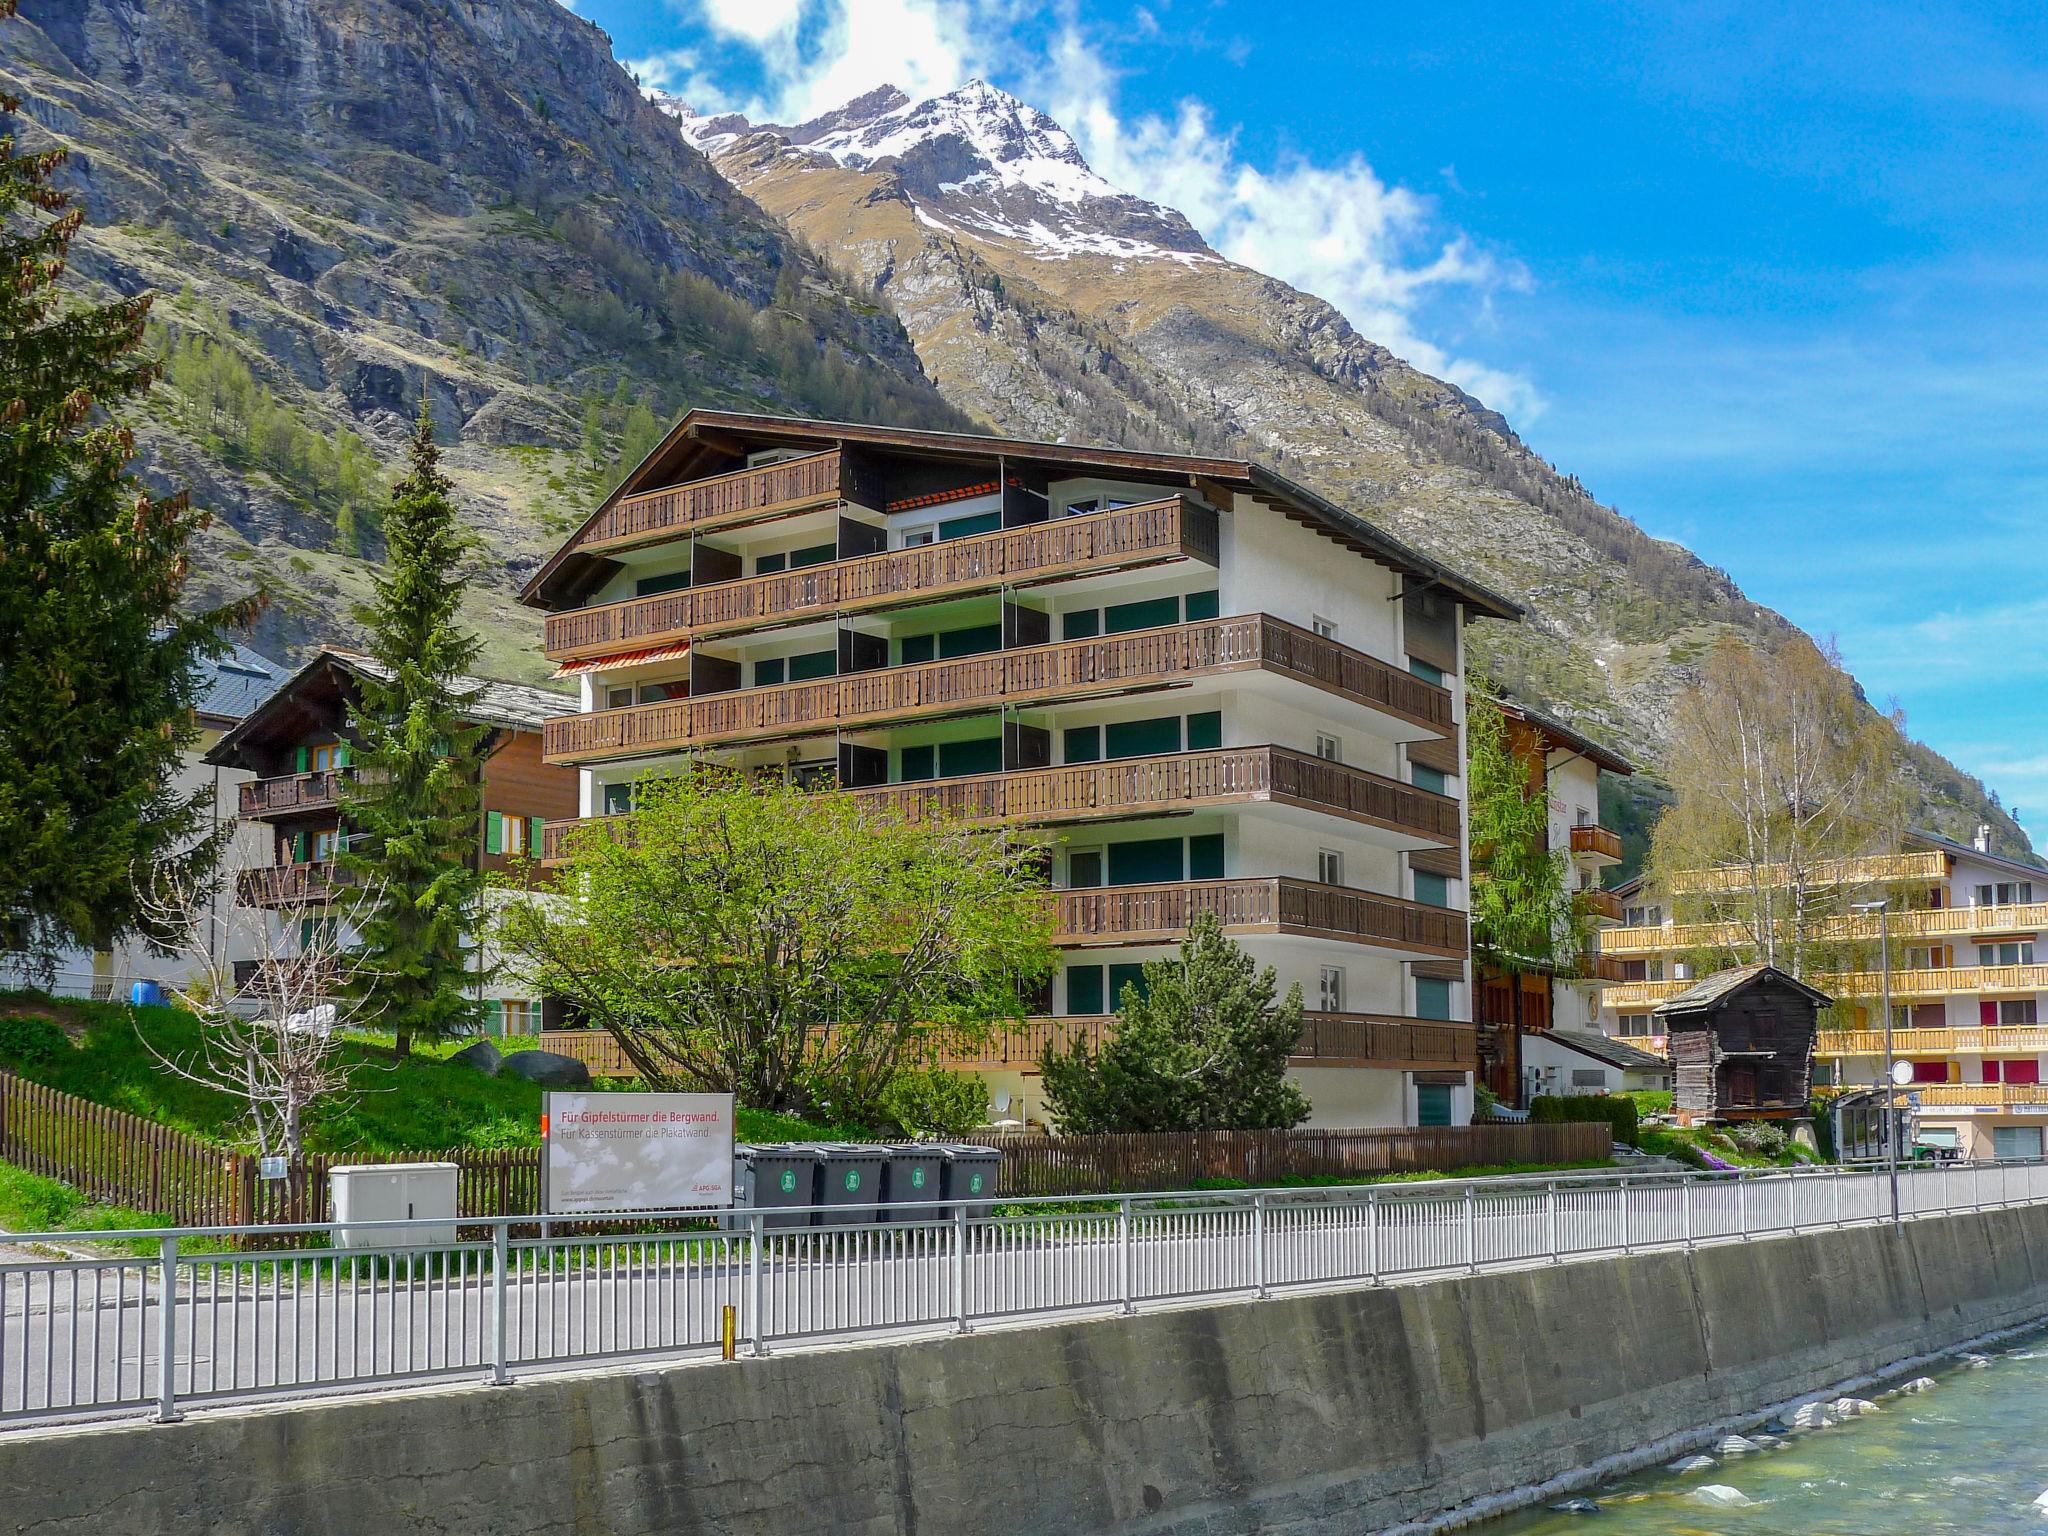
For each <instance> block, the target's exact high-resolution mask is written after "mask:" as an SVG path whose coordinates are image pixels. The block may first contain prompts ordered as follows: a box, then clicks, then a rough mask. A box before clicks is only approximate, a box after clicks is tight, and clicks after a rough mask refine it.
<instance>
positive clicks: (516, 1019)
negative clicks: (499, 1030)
mask: <svg viewBox="0 0 2048 1536" xmlns="http://www.w3.org/2000/svg"><path fill="white" fill-rule="evenodd" d="M502 1006H503V1008H504V1013H505V1033H506V1034H508V1035H530V1034H532V1033H533V1004H532V1003H530V1002H528V1001H527V1000H526V999H525V998H523V997H508V998H506V999H505V1001H504V1003H503V1005H502Z"/></svg>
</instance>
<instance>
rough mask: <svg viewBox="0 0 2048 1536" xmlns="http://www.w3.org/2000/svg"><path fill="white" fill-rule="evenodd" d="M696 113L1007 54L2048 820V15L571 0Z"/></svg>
mask: <svg viewBox="0 0 2048 1536" xmlns="http://www.w3.org/2000/svg"><path fill="white" fill-rule="evenodd" d="M575 8H576V9H577V10H578V11H580V12H581V13H582V14H584V15H587V16H589V17H591V18H592V19H593V20H595V21H597V22H598V23H600V24H601V25H602V26H604V27H605V29H606V30H607V31H609V32H610V33H611V34H612V36H613V38H614V41H615V48H616V51H617V53H618V55H619V57H620V58H621V59H623V60H627V61H629V62H630V63H632V64H633V65H634V66H635V67H637V68H638V69H639V70H640V72H641V73H642V75H643V77H644V78H646V79H648V80H649V81H650V82H659V83H662V84H665V85H667V86H669V87H670V88H672V89H675V90H678V91H679V92H681V93H682V94H684V95H685V96H686V97H690V98H692V99H695V100H698V101H700V102H702V103H703V104H705V105H707V106H715V107H728V108H737V109H741V110H746V111H749V112H750V113H751V114H753V115H755V116H757V117H758V116H763V115H766V116H771V117H776V118H779V119H782V120H793V119H795V118H797V117H801V116H803V115H806V113H807V111H813V110H818V109H821V108H823V107H825V106H830V105H833V104H835V103H836V102H838V101H840V100H843V99H845V98H846V97H848V96H851V95H854V94H857V93H858V92H859V91H861V90H865V89H868V88H870V87H872V86H873V85H876V84H879V83H881V82H883V81H891V82H894V83H896V84H898V85H901V86H903V87H904V88H905V89H907V90H909V91H910V92H911V93H912V94H913V95H919V94H925V93H928V92H930V91H934V90H941V89H945V88H947V87H949V86H951V85H954V84H957V83H959V82H960V81H961V80H963V79H966V78H968V77H970V76H973V75H980V76H982V77H984V78H987V79H989V80H991V81H993V82H994V83H995V84H997V85H1000V86H1003V87H1005V88H1007V89H1009V90H1012V91H1014V92H1016V93H1017V94H1018V95H1020V96H1023V97H1024V98H1025V99H1026V100H1029V101H1031V102H1033V103H1034V104H1035V105H1038V106H1040V107H1043V108H1045V109H1046V110H1047V111H1049V112H1051V113H1052V114H1053V115H1054V116H1055V117H1057V118H1059V119H1060V120H1061V121H1062V122H1063V123H1064V124H1065V125H1066V126H1067V127H1068V128H1069V129H1070V130H1072V131H1073V132H1074V133H1075V135H1076V137H1077V138H1078V139H1079V141H1080V143H1081V146H1082V148H1083V150H1084V151H1085V152H1086V153H1087V154H1088V155H1089V157H1090V159H1091V161H1092V162H1093V163H1094V164H1095V167H1096V169H1097V170H1098V171H1100V172H1102V173H1103V174H1104V175H1105V176H1107V177H1109V179H1111V180H1112V181H1115V182H1117V183H1118V184H1120V185H1122V186H1125V187H1127V188H1128V189H1129V190H1131V191H1134V192H1138V193H1141V194H1143V195H1146V196H1150V197H1154V198H1157V199H1159V200H1160V201H1164V202H1170V203H1173V204H1174V205H1175V206H1178V207H1180V208H1181V209H1182V210H1183V211H1184V212H1186V213H1187V214H1188V215H1189V216H1190V217H1191V218H1192V219H1193V220H1194V221H1195V223H1196V224H1197V226H1198V227H1200V228H1202V230H1203V231H1204V233H1205V234H1207V235H1208V236H1209V237H1210V239H1211V241H1212V242H1213V243H1215V244H1216V245H1217V246H1218V248H1219V249H1222V250H1224V251H1225V252H1226V254H1229V255H1232V256H1235V257H1238V258H1239V259H1243V260H1248V261H1250V262H1252V264H1254V265H1257V266H1260V267H1262V268H1264V269H1266V270H1268V271H1272V272H1274V273H1275V274H1276V275H1278V276H1281V277H1283V278H1286V279H1288V280H1289V281H1291V282H1294V283H1297V284H1298V285H1300V286H1302V287H1305V288H1308V289H1310V290H1312V291H1314V292H1317V293H1320V294H1322V295H1323V296H1324V297H1326V298H1328V299H1330V300H1331V301H1332V302H1334V303H1337V304H1338V305H1339V306H1340V307H1342V308H1343V309H1344V310H1345V311H1346V313H1347V314H1349V315H1350V316H1351V318H1352V319H1353V320H1354V322H1356V323H1358V324H1359V326H1360V328H1361V329H1363V330H1364V331H1365V332H1366V333H1367V334H1369V335H1372V336H1374V337H1375V338H1376V339H1378V340H1381V341H1383V342H1386V343H1387V344H1388V345H1389V346H1392V347H1394V348H1395V350H1397V351H1400V352H1402V353H1403V354H1404V355H1406V356H1409V357H1410V358H1412V359H1413V360H1414V361H1416V362H1418V363H1419V364H1421V365H1422V366H1425V367H1429V368H1431V369H1433V370H1435V371H1439V372H1443V373H1447V374H1449V375H1450V376H1451V377H1453V378H1456V379H1457V380H1458V382H1460V383H1461V384H1464V385H1465V386H1466V387H1468V388H1471V389H1473V390H1474V391H1475V392H1476V393H1478V394H1480V395H1481V396H1482V397H1483V398H1485V399H1487V400H1488V401H1489V402H1490V403H1494V404H1497V405H1499V406H1500V407H1501V408H1502V409H1504V410H1505V411H1507V413H1508V414H1509V416H1510V417H1511V419H1513V420H1514V421H1515V423H1516V425H1517V427H1518V428H1519V429H1520V430H1521V431H1522V433H1523V435H1524V436H1525V437H1526V438H1527V439H1528V440H1529V442H1530V443H1531V445H1532V446H1534V447H1535V448H1536V449H1537V450H1538V451H1539V452H1541V453H1543V454H1544V455H1545V456H1546V457H1548V458H1550V459H1551V460H1553V461H1554V462H1555V463H1557V464H1558V465H1559V467H1560V468H1563V469H1565V470H1568V471H1571V472H1574V473H1576V474H1578V475H1579V476H1580V477H1581V478H1582V479H1583V480H1585V481H1586V483H1587V484H1588V486H1589V487H1590V488H1591V489H1592V490H1593V492H1594V493H1595V494H1596V495H1598V496H1599V497H1601V499H1603V500H1605V501H1608V502H1610V503H1612V504H1613V505H1616V506H1618V507H1619V508H1620V509H1621V510H1622V511H1623V512H1624V513H1626V514H1627V515H1629V516H1630V517H1633V518H1634V519H1635V520H1636V521H1637V522H1638V523H1640V524H1641V525H1642V526H1643V527H1644V528H1646V529H1648V530H1649V531H1650V532H1651V533H1653V534H1657V535H1660V536H1663V537H1668V538H1675V539H1679V540H1682V541H1683V542H1685V543H1686V544H1687V545H1689V546H1690V547H1691V548H1692V549H1694V550H1695V551H1697V552H1698V553H1699V554H1700V555H1701V556H1702V557H1703V558H1704V559H1706V560H1708V561H1709V562H1711V563H1712V564H1715V565H1719V566H1723V567H1725V568H1726V569H1727V570H1728V571H1730V572H1731V573H1732V574H1733V575H1734V576H1735V577H1736V579H1737V580H1738V581H1739V582H1740V583H1741V584H1742V586H1743V587H1744V589H1745V590H1747V591H1748V592H1749V593H1750V594H1751V596H1753V597H1755V598H1757V599H1758V600H1760V601H1762V602H1765V603H1769V604H1770V605H1772V606H1773V607H1776V608H1778V609H1780V610H1781V611H1783V612H1784V613H1786V614H1787V615H1789V616H1790V617H1791V618H1792V619H1793V620H1795V621H1796V622H1798V623H1799V624H1801V625H1803V626H1804V627H1806V628H1807V629H1809V630H1811V631H1813V632H1814V633H1816V634H1819V635H1823V636H1826V635H1833V636H1834V637H1836V638H1837V640H1838V641H1839V643H1840V645H1841V648H1842V651H1843V653H1844V656H1845V659H1846V660H1847V662H1848V663H1849V666H1850V668H1851V670H1853V671H1854V672H1855V674H1856V675H1857V677H1858V678H1859V679H1860V680H1861V681H1862V683H1863V685H1864V687H1865V688H1866V690H1867V691H1868V692H1869V693H1870V695H1871V697H1872V698H1873V699H1874V700H1876V701H1877V702H1879V703H1880V704H1885V703H1890V702H1896V703H1897V704H1899V705H1901V706H1902V707H1903V708H1904V709H1905V711H1906V715H1907V727H1908V729H1909V730H1910V731H1911V732H1912V733H1913V734H1915V735H1917V736H1919V737H1920V738H1921V739H1923V740H1925V741H1928V742H1930V743H1931V744H1933V745H1934V746H1936V747H1938V748H1939V749H1941V750H1942V751H1943V752H1945V753H1947V754H1948V755H1949V756H1950V757H1952V758H1953V759H1955V760H1956V761H1957V762H1958V763H1960V764H1961V765H1963V766H1964V767H1965V768H1967V769H1969V770H1970V771H1972V772H1975V773H1977V774H1979V775H1981V776H1982V777H1983V778H1984V779H1985V781H1986V783H1987V784H1989V785H1990V786H1991V787H1992V788H1993V789H1995V790H1997V791H1998V792H1999V794H2000V796H2001V798H2002V799H2003V800H2004V801H2005V802H2006V803H2007V804H2008V805H2009V806H2013V805H2016V806H2017V807H2018V808H2019V810H2020V812H2021V816H2022V819H2023V820H2024V821H2025V822H2026V823H2028V824H2029V827H2030V830H2032V831H2033V832H2034V833H2035V834H2036V836H2037V838H2039V837H2040V835H2041V834H2043V833H2048V644H2044V643H2043V642H2044V639H2048V422H2044V420H2043V416H2044V412H2048V26H2044V25H2043V21H2042V12H2041V8H2040V6H2039V5H2038V4H2035V5H2032V6H2026V5H2012V6H1999V5H1990V4H1986V5H1967V6H1966V5H1957V6H1940V5H1921V6H1910V7H1909V6H1895V5H1889V4H1884V3H1877V4H1858V5H1853V6H1852V5H1832V4H1824V3H1805V4H1802V5H1799V6H1796V7H1788V6H1782V5H1755V6H1748V5H1740V4H1726V5H1713V4H1689V5H1683V6H1680V5H1669V6H1655V5H1628V4H1561V5H1550V6H1540V7H1539V6H1528V5H1487V4H1464V5H1460V6H1457V7H1448V6H1444V7H1432V6H1423V7H1416V6H1400V7H1396V6H1386V5H1380V4H1376V3H1359V0H1353V3H1346V4H1328V5H1325V4H1310V3H1293V4H1279V3H1274V0H1213V3H1212V0H1201V3H1194V0H1151V3H1148V4H1144V5H1138V4H1131V3H1125V0H1099V3H1098V0H1072V3H1068V4H1064V5H1062V4H1054V5H1038V4H1034V5H1026V4H1024V3H1021V0H947V3H944V4H941V3H939V0H636V3H628V0H577V4H576V6H575Z"/></svg>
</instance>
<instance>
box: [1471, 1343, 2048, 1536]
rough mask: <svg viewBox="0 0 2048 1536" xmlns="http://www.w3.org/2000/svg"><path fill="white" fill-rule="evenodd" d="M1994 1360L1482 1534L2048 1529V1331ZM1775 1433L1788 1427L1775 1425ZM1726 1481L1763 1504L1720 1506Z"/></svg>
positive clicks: (1986, 1533) (1682, 1535) (1881, 1534)
mask: <svg viewBox="0 0 2048 1536" xmlns="http://www.w3.org/2000/svg"><path fill="white" fill-rule="evenodd" d="M1986 1353H1987V1354H1988V1355H1989V1357H1990V1359H1991V1364H1990V1365H1988V1366H1985V1367H1982V1368H1973V1367H1971V1366H1969V1365H1966V1364H1963V1363H1960V1362H1959V1363H1957V1364H1955V1365H1948V1366H1943V1367H1941V1368H1939V1369H1935V1370H1932V1371H1929V1372H1928V1373H1927V1374H1928V1375H1929V1376H1931V1377H1932V1378H1933V1380H1934V1382H1935V1385H1934V1387H1933V1388H1932V1389H1931V1390H1929V1391H1925V1392H1921V1393H1917V1394H1901V1395H1898V1396H1883V1395H1880V1394H1878V1393H1875V1392H1869V1391H1866V1392H1864V1393H1862V1394H1859V1395H1862V1396H1865V1397H1868V1398H1871V1399H1874V1400H1875V1401H1876V1402H1877V1405H1878V1408H1879V1411H1878V1412H1877V1413H1874V1414H1869V1415H1865V1416H1863V1417H1860V1418H1854V1419H1847V1420H1844V1421H1843V1422H1841V1423H1839V1424H1837V1425H1836V1426H1835V1427H1834V1428H1832V1429H1819V1430H1812V1431H1807V1432H1794V1433H1793V1434H1791V1435H1789V1436H1788V1437H1787V1438H1786V1440H1785V1443H1784V1445H1783V1446H1782V1447H1780V1448H1778V1449H1773V1450H1763V1451H1759V1452H1757V1453H1754V1454H1751V1455H1743V1456H1733V1457H1727V1458H1721V1457H1716V1458H1715V1459H1716V1462H1717V1465H1716V1466H1715V1467H1714V1468H1713V1469H1712V1470H1711V1471H1703V1472H1697V1473H1692V1474H1689V1475H1679V1474H1675V1473H1672V1472H1669V1471H1662V1470H1660V1471H1652V1472H1644V1473H1641V1474H1638V1475H1636V1476H1634V1477H1629V1478H1624V1479H1621V1480H1619V1481H1616V1482H1613V1483H1610V1484H1607V1485H1605V1486H1602V1487H1599V1488H1589V1489H1587V1490H1585V1491H1584V1493H1583V1495H1582V1497H1583V1498H1586V1499H1590V1500H1591V1501H1592V1502H1593V1503H1594V1504H1596V1505H1597V1506H1598V1508H1597V1511H1581V1512H1576V1513H1574V1512H1567V1511H1564V1510H1561V1509H1559V1508H1557V1507H1556V1506H1558V1505H1561V1504H1562V1503H1563V1501H1562V1500H1556V1499H1553V1500H1551V1501H1550V1504H1551V1506H1552V1507H1550V1508H1545V1509H1541V1510H1533V1511H1529V1512H1526V1513H1523V1514H1519V1515H1512V1516H1509V1517H1507V1518H1505V1519H1502V1520H1498V1521H1494V1522H1492V1523H1490V1524H1488V1525H1485V1526H1483V1527H1480V1529H1481V1530H1482V1531H1483V1532H1484V1533H1485V1536H1539V1533H1540V1536H1558V1533H1562V1532H1572V1533H1575V1536H1592V1533H1593V1532H1595V1531H1597V1532H1599V1533H1600V1536H1807V1533H1821V1532H1828V1533H1842V1536H1889V1533H1893V1532H1897V1533H1900V1536H1904V1533H1908V1532H1910V1533H1913V1536H1922V1533H1927V1532H1956V1533H1959V1536H1963V1533H1967V1536H1993V1533H2004V1532H2014V1533H2020V1532H2025V1533H2029V1536H2040V1533H2043V1532H2048V1511H2043V1510H2037V1509H2036V1508H2035V1507H2034V1499H2035V1497H2036V1495H2038V1494H2040V1493H2041V1492H2042V1491H2043V1490H2044V1489H2048V1334H2044V1335H2037V1336H2034V1337H2031V1338H2028V1339H2025V1340H2022V1341H2017V1342H2015V1341H2008V1342H2006V1343H2004V1344H2002V1345H1999V1346H1996V1347H1994V1348H1993V1349H1991V1350H1989V1351H1987V1352H1986ZM1772 1427H1773V1428H1775V1427H1777V1426H1772ZM1708 1485H1719V1486H1721V1487H1725V1488H1732V1489H1735V1490H1737V1491H1738V1492H1739V1493H1740V1494H1741V1495H1742V1497H1744V1498H1745V1499H1748V1500H1751V1501H1752V1502H1751V1503H1748V1504H1746V1505H1742V1506H1740V1507H1736V1508H1719V1507H1715V1506H1714V1505H1712V1504H1710V1503H1708V1502H1707V1501H1706V1498H1705V1497H1703V1496H1702V1495H1701V1494H1700V1492H1699V1490H1700V1489H1701V1488H1702V1487H1704V1486H1708Z"/></svg>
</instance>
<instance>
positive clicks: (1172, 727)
mask: <svg viewBox="0 0 2048 1536" xmlns="http://www.w3.org/2000/svg"><path fill="white" fill-rule="evenodd" d="M1179 750H1180V716H1179V715H1162V716H1160V717H1159V718H1158V719H1156V720H1117V721H1113V722H1112V723H1111V724H1110V725H1108V726H1107V727H1105V728H1104V730H1103V733H1102V751H1103V755H1104V756H1105V757H1108V758H1110V759H1111V760H1112V761H1114V760H1115V759H1117V758H1119V757H1155V756H1158V755H1161V754H1163V753H1167V752H1178V751H1179Z"/></svg>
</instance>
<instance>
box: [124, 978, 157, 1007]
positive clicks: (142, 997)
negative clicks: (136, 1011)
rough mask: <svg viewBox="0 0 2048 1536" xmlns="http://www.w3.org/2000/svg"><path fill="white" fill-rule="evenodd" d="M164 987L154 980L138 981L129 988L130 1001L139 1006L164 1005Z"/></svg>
mask: <svg viewBox="0 0 2048 1536" xmlns="http://www.w3.org/2000/svg"><path fill="white" fill-rule="evenodd" d="M163 1000H164V989H163V988H162V987H160V986H158V985H157V984H156V983H155V982H153V981H138V982H136V983H134V984H133V985H132V986H130V987H129V988H128V1001H129V1002H131V1003H133V1004H134V1005H135V1006H136V1007H138V1008H157V1007H161V1006H162V1005H163Z"/></svg>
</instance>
